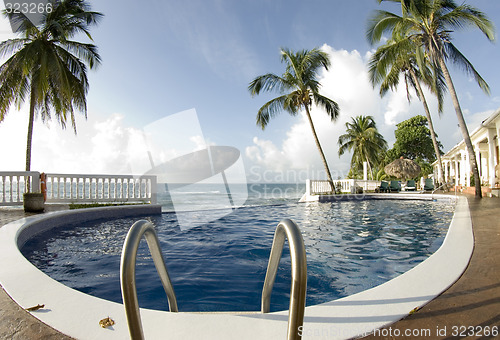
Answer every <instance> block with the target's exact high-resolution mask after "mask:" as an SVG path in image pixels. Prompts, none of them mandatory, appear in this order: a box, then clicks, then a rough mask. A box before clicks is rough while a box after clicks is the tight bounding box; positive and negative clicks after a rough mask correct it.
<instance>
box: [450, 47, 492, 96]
mask: <svg viewBox="0 0 500 340" xmlns="http://www.w3.org/2000/svg"><path fill="white" fill-rule="evenodd" d="M444 46H445V47H446V52H447V53H446V54H447V55H448V57H449V58H451V60H452V61H453V63H455V64H456V65H458V66H460V67H462V68H463V69H464V70H465V71H466V72H467V73H468V74H469V75H471V76H472V77H474V79H475V80H476V82H477V84H478V85H479V87H480V88H481V89H482V90H483V91H484V93H486V94H490V87H489V85H488V84H487V83H486V81H485V80H484V79H483V78H482V77H481V75H480V74H479V73H478V72H477V71H476V69H475V68H474V66H473V65H472V64H471V62H470V61H469V60H468V59H467V58H466V57H465V56H464V55H463V54H462V53H461V52H460V51H459V50H458V49H457V48H456V47H455V45H453V44H452V43H445V44H444Z"/></svg>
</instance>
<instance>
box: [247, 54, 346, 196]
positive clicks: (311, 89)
mask: <svg viewBox="0 0 500 340" xmlns="http://www.w3.org/2000/svg"><path fill="white" fill-rule="evenodd" d="M281 62H284V63H285V64H286V69H285V73H284V74H283V75H281V76H278V75H275V74H272V73H268V74H265V75H262V76H259V77H257V78H255V79H254V80H253V81H252V82H251V83H250V85H249V86H248V90H249V91H250V93H251V94H252V96H255V95H258V94H259V93H260V92H261V91H276V92H278V93H280V94H281V95H280V96H279V97H277V98H274V99H272V100H270V101H269V102H267V103H266V104H264V105H263V106H262V107H261V108H260V109H259V111H258V112H257V125H259V126H260V127H261V128H262V129H265V128H266V126H267V124H268V123H269V120H270V119H271V118H274V117H275V116H276V115H277V114H279V113H280V112H281V111H286V112H288V113H289V114H290V115H292V116H296V115H297V114H298V113H299V112H300V110H302V109H303V110H305V114H306V116H307V119H308V121H309V124H310V126H311V129H312V133H313V136H314V141H315V142H316V146H317V148H318V150H319V153H320V155H321V160H322V161H323V165H324V167H325V171H326V175H327V178H328V181H329V182H330V186H331V189H332V191H334V186H333V180H332V176H331V174H330V169H329V168H328V163H327V162H326V158H325V154H324V153H323V149H322V148H321V144H320V143H319V139H318V135H317V134H316V129H315V128H314V124H313V121H312V119H311V107H312V105H313V103H315V104H316V105H317V106H319V107H322V108H323V109H324V110H325V111H326V113H327V114H328V116H329V117H330V119H331V120H332V121H334V120H335V119H337V116H338V114H339V107H338V105H337V103H336V102H334V101H333V100H331V99H329V98H327V97H325V96H323V95H321V94H320V93H319V88H320V86H321V84H320V83H319V82H318V80H317V76H318V71H319V69H320V68H325V69H328V67H329V66H330V59H329V57H328V54H327V53H326V52H323V51H321V50H320V49H317V48H315V49H312V50H302V51H298V52H295V53H294V52H292V51H290V50H288V49H284V48H282V49H281Z"/></svg>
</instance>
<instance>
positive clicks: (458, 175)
mask: <svg viewBox="0 0 500 340" xmlns="http://www.w3.org/2000/svg"><path fill="white" fill-rule="evenodd" d="M454 163H455V185H461V183H460V171H459V167H458V156H455V162H454Z"/></svg>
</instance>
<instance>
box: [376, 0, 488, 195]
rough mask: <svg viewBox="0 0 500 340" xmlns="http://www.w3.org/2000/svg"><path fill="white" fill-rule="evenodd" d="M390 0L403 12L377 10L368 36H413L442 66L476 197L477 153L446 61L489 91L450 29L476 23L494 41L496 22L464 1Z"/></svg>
mask: <svg viewBox="0 0 500 340" xmlns="http://www.w3.org/2000/svg"><path fill="white" fill-rule="evenodd" d="M381 1H383V0H379V2H381ZM390 1H393V2H400V3H401V8H402V16H398V15H396V14H393V13H390V12H387V11H377V12H376V13H375V15H374V16H373V17H372V18H371V20H370V27H369V29H368V34H367V36H368V39H369V40H370V41H371V42H372V43H376V42H378V41H380V39H381V37H382V35H383V34H384V33H385V32H390V33H393V34H401V35H403V36H404V37H405V39H409V40H412V41H413V42H414V43H415V44H416V46H421V47H422V48H423V49H424V51H425V52H426V54H427V56H428V58H429V59H430V60H431V62H432V63H434V64H435V65H437V66H439V67H440V69H441V71H442V72H443V76H444V78H445V80H446V84H447V87H448V90H449V91H450V95H451V98H452V101H453V106H454V108H455V113H456V115H457V119H458V124H459V126H460V130H461V132H462V137H463V139H464V143H465V146H466V148H467V152H468V153H469V160H470V164H471V168H472V172H473V175H474V182H475V187H476V197H481V196H482V194H481V182H480V179H479V171H478V166H477V161H476V154H475V152H474V148H473V146H472V142H471V139H470V135H469V131H468V129H467V124H466V123H465V119H464V116H463V113H462V109H461V107H460V103H459V101H458V96H457V93H456V90H455V87H454V85H453V81H452V79H451V76H450V73H449V70H448V67H447V65H446V62H447V61H449V60H451V61H453V62H454V63H456V64H458V65H460V66H462V67H463V68H464V69H465V70H466V71H467V72H468V73H469V74H470V75H472V76H473V77H474V79H475V80H476V82H477V83H478V85H479V86H480V87H481V89H483V91H484V92H486V93H489V86H488V84H487V83H486V82H485V81H484V79H483V78H482V77H481V76H480V75H479V73H478V72H477V71H476V69H475V68H474V66H473V65H472V64H471V62H470V61H469V60H467V58H465V56H464V55H463V54H462V53H461V52H460V51H459V50H458V49H457V47H456V46H455V45H454V44H453V43H452V42H451V33H453V31H454V29H460V28H464V27H468V26H473V27H474V26H475V27H477V28H479V30H480V31H482V32H483V33H484V34H485V35H486V37H487V38H488V39H489V40H490V41H493V40H494V39H495V29H494V26H493V24H492V23H491V21H490V20H489V19H488V18H487V17H486V15H485V14H484V13H482V12H481V11H479V10H478V9H476V8H474V7H471V6H469V5H467V4H465V3H464V4H462V5H457V4H456V3H455V1H453V0H400V1H396V0H390Z"/></svg>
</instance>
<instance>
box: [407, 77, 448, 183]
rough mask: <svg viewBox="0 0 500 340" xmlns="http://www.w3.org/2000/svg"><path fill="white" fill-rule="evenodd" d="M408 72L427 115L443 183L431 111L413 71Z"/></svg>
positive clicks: (442, 172)
mask: <svg viewBox="0 0 500 340" xmlns="http://www.w3.org/2000/svg"><path fill="white" fill-rule="evenodd" d="M410 74H411V77H412V78H413V81H414V82H415V85H416V87H417V91H418V94H419V96H420V100H421V101H422V104H423V105H424V111H425V115H426V116H427V123H428V124H429V130H430V132H431V139H432V145H434V152H435V153H436V159H437V161H438V166H439V172H440V176H439V181H440V182H441V183H444V181H445V180H444V171H443V163H442V162H441V153H440V152H439V146H438V143H437V139H436V132H435V131H434V125H433V124H432V118H431V112H430V111H429V106H428V105H427V100H425V96H424V92H423V91H422V87H421V86H420V82H419V81H418V79H417V75H416V74H415V71H414V70H412V69H410Z"/></svg>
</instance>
